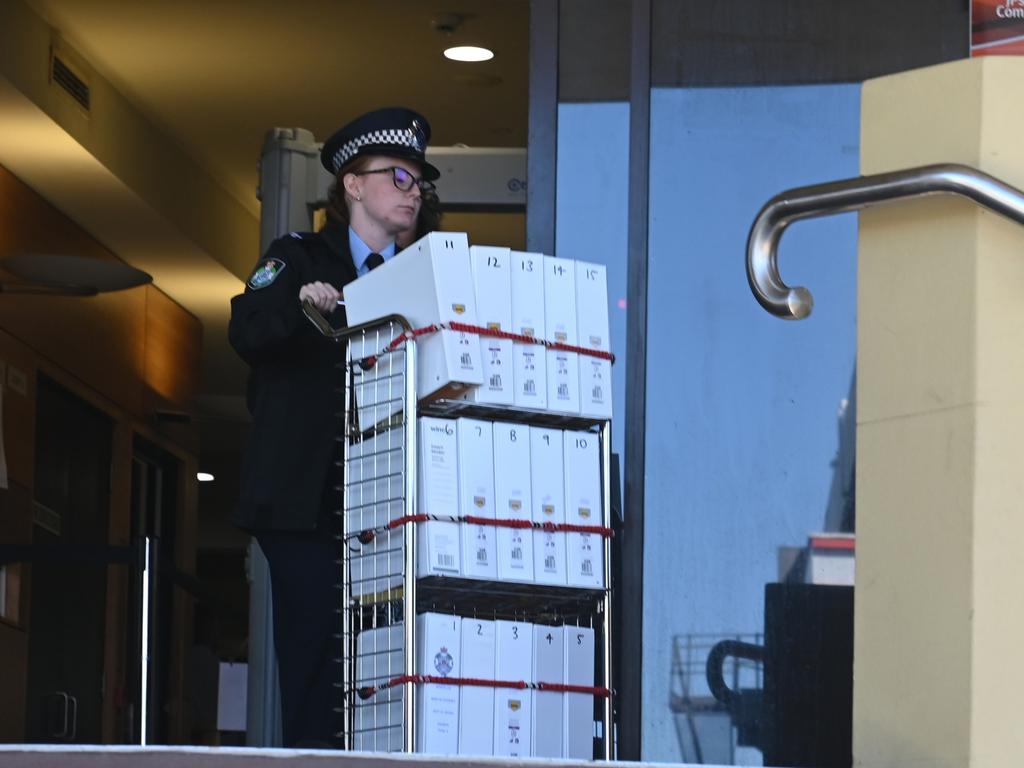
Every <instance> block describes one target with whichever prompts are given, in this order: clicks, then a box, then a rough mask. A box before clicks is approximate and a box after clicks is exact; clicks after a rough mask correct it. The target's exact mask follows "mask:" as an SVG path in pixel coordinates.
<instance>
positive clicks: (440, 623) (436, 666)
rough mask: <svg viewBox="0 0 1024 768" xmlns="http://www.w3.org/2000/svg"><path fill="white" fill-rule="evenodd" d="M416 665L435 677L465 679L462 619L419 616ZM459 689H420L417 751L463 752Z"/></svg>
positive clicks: (424, 686)
mask: <svg viewBox="0 0 1024 768" xmlns="http://www.w3.org/2000/svg"><path fill="white" fill-rule="evenodd" d="M416 646H417V654H416V657H417V659H416V666H417V670H418V672H419V673H420V674H423V675H430V676H433V677H461V676H462V619H461V618H460V617H458V616H451V615H448V614H441V613H421V614H420V615H419V616H417V617H416ZM459 688H460V686H458V685H446V684H444V683H422V684H420V685H417V686H416V751H417V752H421V753H424V754H433V755H455V754H458V752H459Z"/></svg>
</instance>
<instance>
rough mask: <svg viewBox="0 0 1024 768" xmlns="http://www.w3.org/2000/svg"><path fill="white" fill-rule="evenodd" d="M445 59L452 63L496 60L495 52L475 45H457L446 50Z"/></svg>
mask: <svg viewBox="0 0 1024 768" xmlns="http://www.w3.org/2000/svg"><path fill="white" fill-rule="evenodd" d="M444 57H445V58H446V59H451V60H452V61H487V60H489V59H493V58H494V51H492V50H490V49H489V48H478V47H477V46H475V45H456V46H455V47H453V48H445V49H444Z"/></svg>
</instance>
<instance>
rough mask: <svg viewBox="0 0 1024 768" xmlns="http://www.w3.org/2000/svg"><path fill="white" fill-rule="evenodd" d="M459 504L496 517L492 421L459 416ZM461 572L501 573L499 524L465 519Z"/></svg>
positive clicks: (464, 509)
mask: <svg viewBox="0 0 1024 768" xmlns="http://www.w3.org/2000/svg"><path fill="white" fill-rule="evenodd" d="M455 424H456V430H457V432H458V443H459V506H460V508H461V510H462V514H463V515H465V516H470V515H472V516H474V517H481V518H489V519H491V520H493V519H494V430H493V429H492V427H491V422H489V421H480V420H479V419H467V418H460V419H457V420H456V422H455ZM459 527H460V528H461V532H462V575H463V576H465V577H466V578H470V579H487V580H494V579H496V578H497V577H498V564H497V559H496V557H497V554H496V553H497V550H496V549H495V538H496V533H497V528H495V527H494V526H493V525H478V524H474V523H468V522H463V523H460V525H459Z"/></svg>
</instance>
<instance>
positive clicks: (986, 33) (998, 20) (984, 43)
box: [971, 0, 1024, 56]
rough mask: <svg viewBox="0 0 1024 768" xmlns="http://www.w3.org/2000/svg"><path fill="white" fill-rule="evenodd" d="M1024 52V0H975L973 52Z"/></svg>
mask: <svg viewBox="0 0 1024 768" xmlns="http://www.w3.org/2000/svg"><path fill="white" fill-rule="evenodd" d="M1021 55H1024V0H971V56H1021Z"/></svg>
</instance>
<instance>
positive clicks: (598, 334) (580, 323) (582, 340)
mask: <svg viewBox="0 0 1024 768" xmlns="http://www.w3.org/2000/svg"><path fill="white" fill-rule="evenodd" d="M576 329H577V332H578V335H579V346H581V347H584V348H586V349H592V350H595V351H599V352H611V349H612V347H611V338H610V333H609V323H608V270H607V268H606V267H605V266H604V264H592V263H590V262H586V261H577V262H576ZM579 362H580V414H581V415H583V416H590V417H593V418H598V419H610V418H611V417H612V364H611V361H610V360H605V359H603V358H600V357H592V356H591V355H580V361H579Z"/></svg>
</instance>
